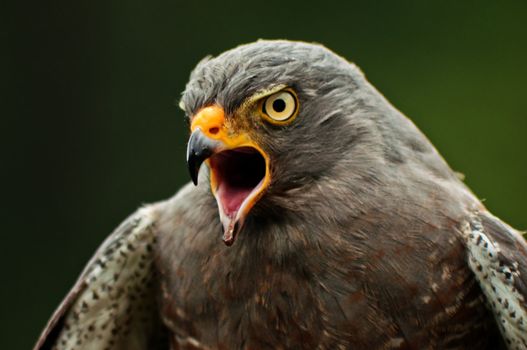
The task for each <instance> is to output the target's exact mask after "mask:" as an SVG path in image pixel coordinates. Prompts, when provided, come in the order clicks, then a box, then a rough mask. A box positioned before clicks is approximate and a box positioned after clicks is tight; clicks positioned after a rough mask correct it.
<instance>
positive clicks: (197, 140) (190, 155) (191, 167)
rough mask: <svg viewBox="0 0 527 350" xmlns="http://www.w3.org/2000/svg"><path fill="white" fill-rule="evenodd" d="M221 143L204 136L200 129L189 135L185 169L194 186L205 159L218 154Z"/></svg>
mask: <svg viewBox="0 0 527 350" xmlns="http://www.w3.org/2000/svg"><path fill="white" fill-rule="evenodd" d="M221 146H222V143H221V142H220V141H217V140H212V139H210V138H208V137H207V136H205V134H204V133H203V132H202V131H201V129H200V128H196V130H194V131H193V132H192V134H191V135H190V139H189V140H188V145H187V167H188V171H189V173H190V178H191V179H192V182H193V183H194V185H197V184H198V173H199V169H200V167H201V164H203V162H204V161H205V159H207V158H209V157H210V156H212V155H213V154H214V153H216V152H218V151H219V150H220V149H221V148H222V147H221Z"/></svg>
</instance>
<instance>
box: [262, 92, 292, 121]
mask: <svg viewBox="0 0 527 350" xmlns="http://www.w3.org/2000/svg"><path fill="white" fill-rule="evenodd" d="M262 112H263V115H264V117H266V119H267V120H269V121H270V122H272V123H275V124H286V123H288V122H290V121H291V120H293V118H294V117H295V116H296V113H297V112H298V100H297V98H296V95H295V94H294V93H293V92H292V91H290V90H282V91H279V92H277V93H275V94H272V95H271V96H269V97H267V98H266V99H265V100H264V102H263V104H262Z"/></svg>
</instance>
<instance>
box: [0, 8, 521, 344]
mask: <svg viewBox="0 0 527 350" xmlns="http://www.w3.org/2000/svg"><path fill="white" fill-rule="evenodd" d="M6 6H7V5H2V7H3V8H4V10H2V11H1V12H2V13H3V16H4V17H5V18H4V19H3V20H2V24H1V26H2V28H3V29H2V30H1V39H2V41H1V42H2V44H3V45H2V46H4V48H5V49H6V51H5V53H3V54H2V55H0V67H1V69H2V79H1V80H0V81H1V82H0V84H1V85H0V86H1V87H2V90H3V92H2V94H1V95H2V97H1V100H2V110H1V111H0V113H1V118H2V119H1V120H2V125H3V127H2V131H3V132H2V134H3V137H2V143H3V146H2V147H1V148H0V149H1V150H0V152H1V159H2V166H1V169H2V171H1V172H0V173H1V176H2V183H3V186H2V188H3V190H2V194H3V195H2V203H3V210H1V212H2V214H1V215H2V217H1V220H2V224H3V229H2V236H1V237H2V238H1V242H2V245H1V248H2V253H1V254H0V259H1V261H0V262H1V266H2V270H3V276H2V282H1V284H0V285H1V287H0V293H1V294H0V300H1V303H2V306H1V314H0V317H1V318H0V329H1V332H2V333H5V335H3V336H1V337H0V348H1V349H29V348H30V347H31V346H32V345H33V343H34V341H35V340H36V338H37V336H38V334H39V332H40V331H41V329H42V327H43V326H44V325H45V323H46V321H47V320H48V318H49V317H50V315H51V313H52V312H53V310H54V309H55V307H56V306H57V305H58V303H59V302H60V301H61V300H62V298H63V297H64V295H65V294H66V293H67V291H68V289H69V288H70V287H71V286H72V284H73V282H74V281H75V279H76V278H77V275H78V274H79V273H80V271H81V270H82V268H83V266H84V264H85V263H86V262H87V261H88V259H89V258H90V256H91V254H92V253H93V252H94V250H95V249H96V248H97V246H98V245H99V244H100V243H101V242H102V240H103V239H104V238H105V237H106V236H107V235H108V234H109V233H110V232H111V231H112V229H113V228H114V227H115V226H117V225H118V224H119V222H120V221H121V220H123V219H124V218H125V217H126V216H127V215H128V214H130V213H131V212H133V211H134V210H135V208H137V207H138V206H139V205H141V204H142V203H148V202H152V201H158V200H162V199H165V198H167V197H169V196H171V195H172V194H173V193H175V191H177V189H178V188H179V187H180V186H181V185H182V184H183V183H185V182H187V181H188V180H189V179H188V176H187V173H186V169H185V143H186V137H187V129H186V127H187V126H186V125H185V122H184V120H183V114H182V112H180V111H179V110H178V108H177V107H176V103H175V101H177V99H178V97H179V94H180V92H181V91H182V90H183V88H184V85H185V83H186V80H187V78H188V75H189V73H190V71H191V69H192V68H193V66H194V65H195V64H196V63H197V62H198V61H199V60H200V59H201V58H202V57H203V56H205V55H207V54H213V55H216V54H219V53H221V52H222V51H224V50H226V49H229V48H231V47H233V46H236V45H238V44H241V43H246V42H250V41H254V40H256V39H258V38H288V39H295V40H305V41H316V42H320V43H323V44H324V45H326V46H328V47H329V48H331V49H333V50H334V51H336V52H338V53H339V54H341V55H343V56H345V57H347V58H348V59H349V60H351V61H354V62H356V63H357V64H358V65H359V66H360V67H361V68H362V70H363V71H364V72H365V74H366V75H367V77H368V78H369V80H370V81H371V82H372V83H373V84H374V85H375V86H376V87H377V88H378V89H379V90H380V91H381V92H383V93H384V94H385V95H386V96H387V97H388V99H389V100H390V101H392V103H393V104H394V105H395V106H397V107H398V108H399V109H400V110H402V111H403V112H404V113H405V114H406V115H408V116H409V117H410V118H412V119H413V120H414V122H415V123H416V124H417V125H418V126H419V127H420V128H421V129H422V130H423V131H424V132H425V133H426V134H427V135H428V137H429V138H430V139H431V140H432V142H433V143H434V144H435V145H436V147H437V148H438V149H439V151H440V152H441V153H442V154H443V155H444V156H445V158H446V159H447V160H448V162H449V163H450V164H451V165H452V167H453V168H454V169H455V170H457V171H460V172H462V173H464V174H465V175H466V182H467V183H468V184H469V186H470V187H471V188H472V189H473V190H474V192H475V193H476V194H477V195H478V196H479V197H480V198H485V199H486V202H485V203H486V205H487V206H488V207H489V208H490V209H491V210H492V211H493V212H494V213H495V214H496V215H498V216H499V217H501V218H503V219H504V220H506V221H507V222H509V223H510V224H511V225H513V226H515V227H516V228H519V229H527V215H526V214H527V204H526V195H527V181H526V179H527V155H526V150H527V137H526V134H527V98H526V96H525V95H526V89H525V84H526V82H527V65H526V62H527V45H526V43H527V41H526V38H527V25H526V22H525V20H526V18H527V2H519V1H518V2H513V1H511V2H496V1H464V2H456V1H441V2H440V1H426V2H424V1H421V2H419V1H397V2H395V1H361V2H357V1H345V2H344V1H342V2H333V1H323V2H318V3H317V4H314V3H313V4H311V3H310V2H307V1H298V0H288V1H273V0H268V1H264V2H250V3H249V2H246V1H239V2H226V1H217V2H209V3H203V2H198V1H190V0H188V1H185V2H183V1H150V2H147V1H137V0H129V1H126V2H111V1H106V2H102V1H100V2H98V1H68V2H66V1H62V2H60V1H42V2H38V3H32V4H31V6H30V5H29V4H26V3H25V2H18V3H17V4H16V5H14V6H15V7H12V8H9V7H7V8H6Z"/></svg>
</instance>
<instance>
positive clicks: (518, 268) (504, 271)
mask: <svg viewBox="0 0 527 350" xmlns="http://www.w3.org/2000/svg"><path fill="white" fill-rule="evenodd" d="M463 232H464V236H465V242H466V245H467V253H468V263H469V266H470V268H471V270H472V271H473V272H474V274H475V276H476V279H477V281H478V282H479V285H480V287H481V289H482V291H483V293H484V295H485V297H486V299H487V302H488V304H489V306H490V309H491V310H492V312H493V314H494V317H495V319H496V322H497V323H498V326H499V328H500V331H501V333H502V335H503V338H504V339H505V341H506V343H507V345H508V346H509V348H510V349H527V303H526V300H527V287H526V284H527V244H526V242H525V240H524V238H523V237H522V235H521V234H520V232H518V231H517V230H515V229H513V228H512V227H510V226H508V225H506V224H505V223H503V222H502V221H501V220H499V219H498V218H496V217H494V216H492V215H491V214H490V213H488V212H484V213H478V214H477V215H475V216H474V217H473V218H472V219H471V220H470V222H468V223H467V224H466V227H465V228H464V230H463Z"/></svg>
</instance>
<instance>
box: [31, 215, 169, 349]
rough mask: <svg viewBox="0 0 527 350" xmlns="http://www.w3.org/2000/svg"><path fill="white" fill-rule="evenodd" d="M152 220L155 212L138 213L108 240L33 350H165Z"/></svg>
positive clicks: (89, 264)
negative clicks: (158, 301)
mask: <svg viewBox="0 0 527 350" xmlns="http://www.w3.org/2000/svg"><path fill="white" fill-rule="evenodd" d="M154 220H155V209H154V207H145V208H142V209H140V210H138V211H137V212H136V213H135V214H133V215H132V216H130V217H129V218H128V219H127V220H125V221H124V222H123V223H122V224H121V225H120V226H119V227H118V228H117V229H116V230H115V231H114V232H113V233H112V234H111V235H110V236H109V237H108V238H107V239H106V241H105V242H104V243H103V244H102V246H101V247H100V248H99V249H98V250H97V252H96V253H95V255H94V256H93V258H92V259H91V260H90V262H89V263H88V265H87V266H86V268H85V269H84V271H83V272H82V274H81V276H80V277H79V279H78V281H77V282H76V283H75V285H74V286H73V288H72V289H71V291H70V292H69V293H68V295H67V296H66V298H65V299H64V301H63V302H62V303H61V305H60V306H59V308H58V309H57V310H56V311H55V313H54V314H53V316H52V317H51V319H50V321H49V322H48V324H47V326H46V328H45V329H44V331H43V332H42V334H41V336H40V338H39V339H38V341H37V344H36V345H35V347H34V350H48V349H55V350H66V349H73V348H75V349H83V350H87V349H94V350H95V349H129V350H139V349H160V348H162V346H164V348H168V346H167V345H166V334H165V331H164V328H163V327H162V325H161V321H160V317H159V315H158V307H157V300H156V297H155V291H156V288H157V286H156V278H155V275H156V273H155V269H154V263H153V260H154V259H153V244H154V243H155V240H156V231H155V226H154Z"/></svg>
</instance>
